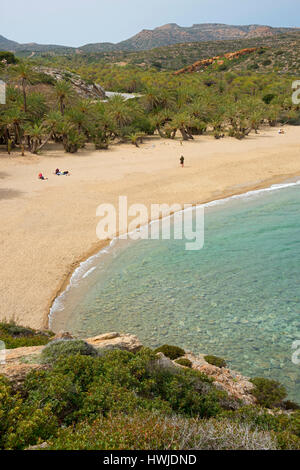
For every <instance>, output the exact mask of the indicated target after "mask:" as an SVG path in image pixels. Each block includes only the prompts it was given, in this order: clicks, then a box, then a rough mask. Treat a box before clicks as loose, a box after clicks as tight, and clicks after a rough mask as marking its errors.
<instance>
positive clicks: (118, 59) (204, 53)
mask: <svg viewBox="0 0 300 470" xmlns="http://www.w3.org/2000/svg"><path fill="white" fill-rule="evenodd" d="M247 48H257V52H255V53H254V54H251V55H250V56H249V57H243V58H242V59H241V60H235V61H231V62H230V64H227V65H228V70H231V69H233V70H245V69H247V68H248V67H249V69H250V70H252V69H253V70H254V69H255V70H257V71H258V72H270V71H272V70H276V71H277V70H278V71H281V72H284V73H292V74H299V72H300V61H299V54H298V51H299V50H300V31H299V32H293V33H288V34H281V35H277V36H271V37H269V36H268V37H264V38H251V39H235V40H228V41H208V42H191V43H186V44H175V45H171V46H165V47H158V48H155V49H151V50H147V51H138V52H136V51H135V52H129V51H110V52H90V53H88V52H86V53H81V54H73V55H72V56H57V57H55V58H52V56H51V54H50V55H49V54H42V56H41V57H40V58H38V60H39V61H42V62H43V63H49V65H52V64H53V62H55V63H57V64H60V65H62V66H64V67H75V68H77V67H85V66H86V65H91V64H100V63H104V64H116V65H117V66H126V65H132V66H138V67H139V68H149V67H155V68H156V69H158V70H171V71H176V70H179V69H182V68H185V67H188V66H190V65H192V64H194V63H195V62H197V61H200V60H204V59H208V58H211V57H214V56H222V55H224V54H227V53H231V52H235V51H239V50H241V49H247ZM262 48H264V50H262ZM35 58H37V57H36V56H35ZM257 65H258V67H257ZM91 78H92V77H91Z"/></svg>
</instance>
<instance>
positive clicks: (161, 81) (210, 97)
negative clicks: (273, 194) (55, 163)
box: [0, 59, 300, 154]
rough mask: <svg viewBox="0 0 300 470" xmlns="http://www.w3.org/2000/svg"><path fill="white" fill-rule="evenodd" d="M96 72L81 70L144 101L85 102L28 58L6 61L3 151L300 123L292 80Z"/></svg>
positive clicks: (234, 132) (112, 68) (215, 72)
mask: <svg viewBox="0 0 300 470" xmlns="http://www.w3.org/2000/svg"><path fill="white" fill-rule="evenodd" d="M15 62H17V63H15ZM92 70H93V73H92V74H91V67H88V66H86V68H85V69H84V70H82V67H81V70H80V73H82V76H83V77H84V78H85V79H86V80H89V79H90V77H91V75H92V77H93V78H94V79H95V80H96V81H99V82H100V83H101V84H103V85H104V86H105V87H106V89H108V88H109V89H111V90H116V91H124V92H128V91H134V92H139V93H140V94H141V96H140V97H138V98H136V99H130V100H127V101H126V100H125V99H124V98H123V97H122V96H120V95H115V96H113V97H112V98H110V99H109V100H108V101H107V102H104V101H100V100H92V99H83V98H81V97H80V95H78V93H76V91H75V90H74V87H73V86H72V84H71V83H70V81H68V79H67V78H66V79H65V80H59V81H57V80H54V79H53V78H52V77H50V76H47V75H46V74H44V73H41V72H39V71H38V67H36V66H33V64H32V63H31V62H30V61H29V60H27V61H26V60H25V61H18V60H15V59H14V60H12V59H11V60H9V61H4V63H3V62H1V63H0V78H2V79H3V80H5V81H6V83H7V92H6V104H5V105H1V108H0V148H1V147H2V148H3V150H4V149H6V151H7V152H8V153H10V152H11V151H12V150H13V149H14V148H16V149H19V150H20V151H22V153H23V154H24V151H25V150H26V151H29V152H31V153H33V154H36V153H38V152H41V151H42V149H43V148H44V147H45V145H46V144H47V143H49V141H54V142H56V143H60V144H61V145H62V146H63V148H64V150H65V151H66V152H70V153H75V152H77V151H78V149H80V148H83V147H84V146H85V145H86V144H87V143H92V144H94V145H95V148H96V149H99V150H100V149H107V148H108V147H109V145H110V144H111V143H113V142H131V143H132V144H134V145H136V146H139V145H140V143H142V142H143V137H145V136H147V135H153V134H154V133H157V134H159V135H160V137H161V138H166V139H174V138H175V137H176V136H178V135H179V136H180V138H181V139H182V140H189V139H193V138H194V136H195V135H203V134H211V135H213V136H214V137H215V138H217V139H218V138H220V137H222V136H224V135H229V136H231V137H235V138H237V139H242V138H244V137H246V136H247V135H248V134H249V133H250V132H251V131H253V132H256V133H257V132H258V130H259V128H260V127H261V126H263V125H270V126H275V125H276V124H277V123H278V122H281V123H295V124H296V123H298V121H299V116H300V111H299V109H300V108H299V106H296V105H293V103H292V100H291V83H292V81H293V79H292V77H289V76H284V75H282V76H280V75H278V74H271V73H269V74H266V75H263V74H255V73H253V72H251V71H241V72H238V73H237V72H230V71H221V70H219V69H217V68H216V67H215V68H211V69H210V70H209V71H203V72H202V73H194V74H187V75H181V76H180V77H178V76H174V75H173V74H172V73H171V72H169V71H158V70H156V69H153V68H149V69H147V70H143V69H141V68H140V67H136V66H130V65H129V66H126V67H119V66H117V65H106V66H103V64H99V65H98V66H97V64H96V65H93V67H92ZM66 76H67V74H66ZM38 85H40V87H39V86H38ZM43 87H44V88H43Z"/></svg>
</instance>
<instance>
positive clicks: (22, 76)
mask: <svg viewBox="0 0 300 470" xmlns="http://www.w3.org/2000/svg"><path fill="white" fill-rule="evenodd" d="M14 72H15V75H16V77H17V79H18V80H20V81H21V86H22V92H23V105H24V112H25V113H27V95H26V85H27V83H28V82H29V81H30V78H31V77H32V76H33V72H32V69H31V68H30V67H29V66H28V65H27V64H25V63H24V62H21V63H20V64H19V65H17V66H16V68H15V69H14Z"/></svg>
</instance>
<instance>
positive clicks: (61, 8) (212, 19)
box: [0, 0, 300, 46]
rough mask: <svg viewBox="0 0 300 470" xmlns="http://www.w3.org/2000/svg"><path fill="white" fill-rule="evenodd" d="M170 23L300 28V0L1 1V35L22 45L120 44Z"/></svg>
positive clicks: (181, 24)
mask: <svg viewBox="0 0 300 470" xmlns="http://www.w3.org/2000/svg"><path fill="white" fill-rule="evenodd" d="M165 23H177V24H179V25H180V26H191V25H192V24H195V23H227V24H268V25H271V26H300V0H148V1H147V0H107V1H102V0H47V1H45V0H44V1H43V0H9V1H8V0H0V25H1V26H0V34H2V35H3V36H5V37H7V38H8V39H12V40H14V41H18V42H22V43H24V42H39V43H42V44H43V43H44V44H51V43H52V44H63V45H68V46H80V45H83V44H87V43H91V42H106V41H108V42H119V41H122V40H124V39H128V38H129V37H130V36H133V35H134V34H136V33H137V32H139V31H140V30H141V29H144V28H147V29H153V28H155V27H157V26H161V25H163V24H165Z"/></svg>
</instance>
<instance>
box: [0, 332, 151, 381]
mask: <svg viewBox="0 0 300 470" xmlns="http://www.w3.org/2000/svg"><path fill="white" fill-rule="evenodd" d="M57 339H66V340H67V339H72V336H71V335H70V334H69V333H59V334H58V335H56V336H54V337H53V338H52V339H51V340H52V341H53V340H57ZM86 342H87V343H89V344H91V345H92V346H94V348H96V349H98V350H100V349H102V350H109V349H123V350H126V351H130V352H137V351H138V350H139V349H140V348H141V347H142V344H141V342H140V341H139V339H138V338H137V337H136V336H135V335H129V334H120V333H107V334H103V335H99V336H95V337H93V338H88V339H86ZM44 347H45V346H31V347H24V348H16V349H6V351H5V364H0V375H1V374H2V375H4V376H5V377H7V378H8V379H10V380H11V381H12V383H13V385H14V386H15V387H16V388H17V387H18V386H19V385H20V383H22V382H23V381H24V379H25V377H26V375H27V374H28V372H30V371H31V370H37V369H39V370H41V369H47V368H48V367H49V366H47V365H45V364H41V363H40V360H39V358H40V354H41V352H42V350H43V349H44Z"/></svg>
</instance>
